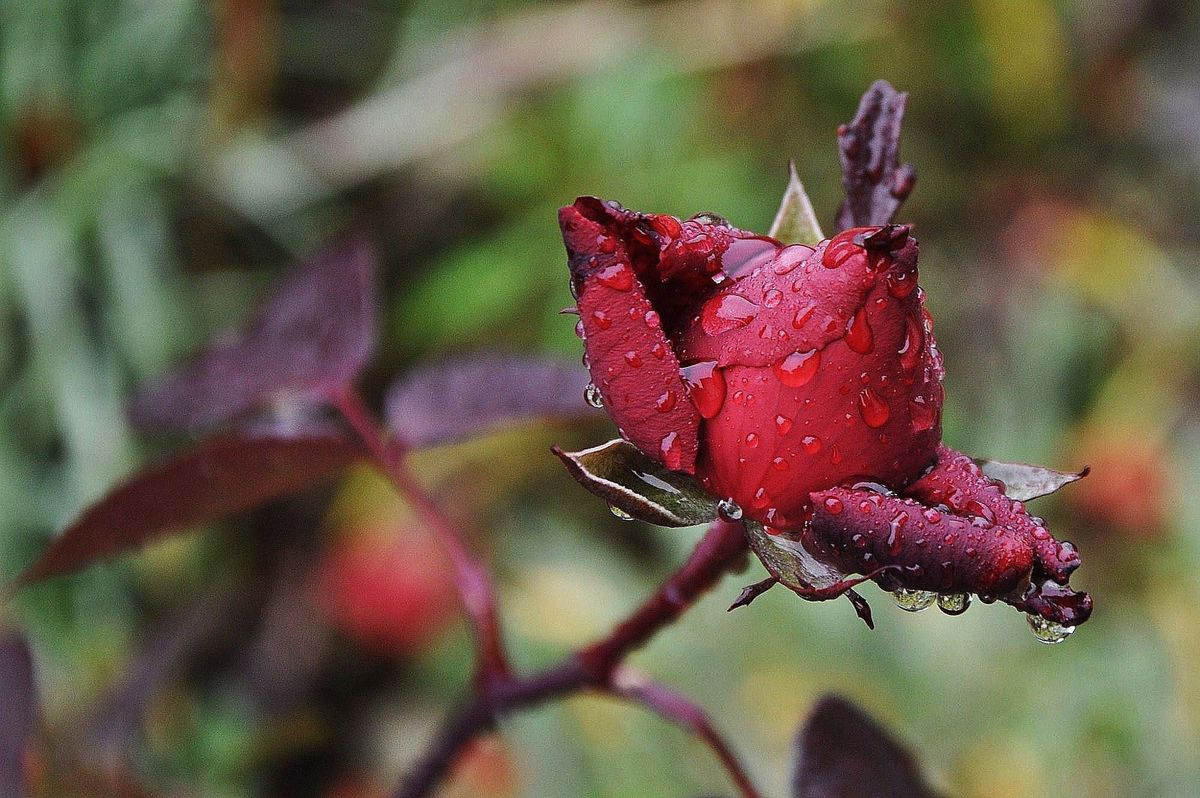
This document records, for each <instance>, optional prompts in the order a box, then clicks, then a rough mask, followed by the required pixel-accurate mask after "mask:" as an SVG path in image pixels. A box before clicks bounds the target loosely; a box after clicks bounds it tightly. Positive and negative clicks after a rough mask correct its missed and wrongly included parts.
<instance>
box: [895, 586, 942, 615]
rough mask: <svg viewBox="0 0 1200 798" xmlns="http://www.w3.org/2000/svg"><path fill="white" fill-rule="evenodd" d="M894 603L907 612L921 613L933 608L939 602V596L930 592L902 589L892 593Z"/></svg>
mask: <svg viewBox="0 0 1200 798" xmlns="http://www.w3.org/2000/svg"><path fill="white" fill-rule="evenodd" d="M892 601H894V602H896V606H897V607H899V608H900V609H902V610H904V611H905V612H920V611H921V610H927V609H929V608H930V607H932V606H933V603H934V602H935V601H937V594H936V593H932V592H930V591H928V590H909V589H908V588H906V587H902V588H900V589H899V590H897V591H895V592H894V593H892Z"/></svg>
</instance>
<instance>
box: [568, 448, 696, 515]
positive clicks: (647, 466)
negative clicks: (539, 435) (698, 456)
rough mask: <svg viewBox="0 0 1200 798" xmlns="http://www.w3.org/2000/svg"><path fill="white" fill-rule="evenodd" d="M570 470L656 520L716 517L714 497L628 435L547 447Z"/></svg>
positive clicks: (615, 502)
mask: <svg viewBox="0 0 1200 798" xmlns="http://www.w3.org/2000/svg"><path fill="white" fill-rule="evenodd" d="M553 451H554V453H555V454H556V455H558V457H559V459H560V460H562V461H563V464H564V465H566V467H567V470H568V471H570V472H571V476H573V477H575V479H576V480H577V481H578V482H579V484H580V485H583V486H584V487H585V488H587V489H588V490H589V491H591V492H592V493H594V494H596V495H597V496H599V497H600V498H602V499H604V500H605V501H607V502H608V504H609V506H610V507H615V508H617V509H618V510H621V511H623V512H625V513H627V514H629V515H630V516H632V517H634V518H636V519H638V520H640V521H645V522H647V523H650V524H658V525H659V526H673V527H679V526H693V525H695V524H705V523H708V522H709V521H712V520H714V519H715V518H716V517H717V500H716V499H714V498H712V497H711V496H709V495H708V494H707V493H705V492H704V491H703V490H702V489H701V488H700V486H699V485H697V484H696V482H695V480H693V479H692V478H691V477H689V476H688V475H687V474H681V473H679V472H677V471H668V470H667V469H665V468H663V467H662V466H661V465H659V464H658V463H656V462H655V461H653V460H651V459H650V458H649V457H647V456H646V455H645V454H643V453H642V452H641V450H639V449H638V448H637V447H636V446H634V445H633V444H632V443H630V442H629V441H625V440H621V439H619V438H618V439H617V440H612V441H609V442H608V443H605V444H602V445H600V446H595V447H592V448H591V449H584V450H583V451H581V452H564V451H563V450H562V449H559V448H558V447H557V446H556V447H554V449H553Z"/></svg>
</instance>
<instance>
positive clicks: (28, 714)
mask: <svg viewBox="0 0 1200 798" xmlns="http://www.w3.org/2000/svg"><path fill="white" fill-rule="evenodd" d="M36 714H37V693H36V689H35V687H34V681H33V658H32V657H31V656H30V653H29V644H28V643H26V642H25V638H24V637H23V636H22V635H21V634H20V633H18V632H14V631H7V632H0V795H3V796H13V798H20V796H23V795H26V794H27V793H26V789H25V746H26V744H27V742H28V740H29V735H30V733H31V732H32V730H33V721H34V716H35V715H36Z"/></svg>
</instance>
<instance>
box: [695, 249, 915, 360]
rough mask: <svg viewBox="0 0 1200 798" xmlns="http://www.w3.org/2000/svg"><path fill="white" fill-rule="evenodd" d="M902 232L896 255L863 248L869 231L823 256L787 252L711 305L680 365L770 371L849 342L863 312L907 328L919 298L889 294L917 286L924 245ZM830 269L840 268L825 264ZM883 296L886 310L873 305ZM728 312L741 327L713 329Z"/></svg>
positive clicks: (703, 311)
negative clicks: (736, 314) (797, 356)
mask: <svg viewBox="0 0 1200 798" xmlns="http://www.w3.org/2000/svg"><path fill="white" fill-rule="evenodd" d="M902 229H904V231H905V232H904V237H903V239H902V240H896V241H894V242H890V243H892V244H893V245H894V246H895V247H896V249H895V250H894V251H891V250H888V249H886V245H885V248H884V249H883V250H882V251H881V250H874V251H872V250H868V249H867V248H866V247H865V246H863V241H864V239H865V238H866V237H867V236H868V235H870V233H871V232H872V231H871V230H869V229H868V230H850V231H846V232H845V233H842V234H840V235H838V236H836V237H835V238H833V239H831V240H829V241H826V242H823V243H822V244H821V245H819V246H818V247H817V248H816V250H813V249H812V248H810V247H806V246H804V245H799V244H797V245H794V246H790V247H786V248H781V249H780V250H779V251H778V252H777V253H776V255H775V256H774V258H772V259H771V260H770V261H768V262H767V263H766V264H764V265H763V266H762V267H761V268H759V269H757V270H754V271H751V272H750V273H749V274H747V275H746V276H744V277H743V278H742V279H739V280H737V281H735V282H732V283H726V284H723V285H722V287H721V288H720V290H719V291H718V292H716V293H714V294H713V295H712V296H711V297H709V298H708V299H707V300H706V301H705V302H704V304H703V306H702V307H701V309H700V312H699V314H698V315H699V318H698V319H697V320H696V321H697V322H698V323H689V324H688V325H687V326H686V327H685V329H684V330H683V331H682V334H681V335H680V338H679V356H680V359H682V360H683V361H684V362H691V361H697V360H715V361H717V362H718V363H719V364H720V365H722V366H727V365H742V366H767V365H771V364H772V363H775V362H776V361H778V360H780V359H781V358H783V357H786V356H787V355H789V354H791V353H793V352H805V351H811V350H814V349H821V348H823V347H825V346H826V345H827V344H829V343H831V342H832V341H836V340H839V339H841V338H844V337H845V336H846V333H847V330H848V328H849V327H850V324H851V323H852V321H853V320H854V318H855V316H856V314H858V313H859V312H860V311H861V310H863V308H864V307H865V308H866V310H867V312H869V313H871V314H873V315H874V316H875V319H876V323H885V324H892V325H894V326H899V325H903V323H904V315H905V313H909V314H912V313H917V312H918V311H917V310H916V308H917V306H918V304H919V303H918V299H917V296H916V292H915V291H910V292H909V293H907V294H905V296H903V297H896V296H891V295H889V293H888V288H889V286H891V285H894V284H897V283H905V284H906V287H907V285H913V286H915V285H916V279H917V274H916V262H917V252H918V250H917V243H916V240H915V239H912V238H911V237H909V236H908V235H907V228H902ZM856 239H858V240H857V241H856ZM831 263H832V264H836V265H835V266H834V267H833V268H830V267H829V266H827V265H826V264H831ZM876 297H878V298H880V299H882V300H883V304H882V305H874V306H872V305H868V300H869V299H874V298H876ZM727 306H733V307H734V308H736V309H740V310H741V317H740V320H741V323H739V324H736V325H728V326H717V325H714V324H712V323H711V320H712V319H713V318H714V316H716V315H717V314H719V313H720V312H721V311H722V310H725V309H726V307H727ZM693 315H695V314H693ZM726 315H733V314H728V313H727V314H726ZM718 317H719V316H718ZM879 354H880V355H885V354H886V355H887V356H895V354H896V353H895V351H887V352H885V351H884V350H880V353H879Z"/></svg>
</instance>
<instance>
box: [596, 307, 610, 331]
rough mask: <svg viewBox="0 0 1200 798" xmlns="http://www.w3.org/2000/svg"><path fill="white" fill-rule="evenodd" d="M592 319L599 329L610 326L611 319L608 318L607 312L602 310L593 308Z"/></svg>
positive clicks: (605, 328)
mask: <svg viewBox="0 0 1200 798" xmlns="http://www.w3.org/2000/svg"><path fill="white" fill-rule="evenodd" d="M592 319H593V321H595V322H596V326H597V327H599V328H600V329H601V330H607V329H608V328H609V327H611V326H612V319H610V318H609V317H608V314H607V313H605V312H604V311H603V310H593V311H592Z"/></svg>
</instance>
